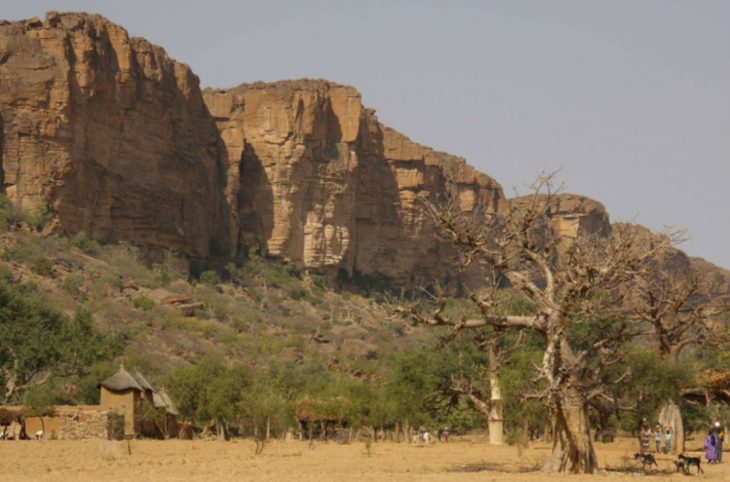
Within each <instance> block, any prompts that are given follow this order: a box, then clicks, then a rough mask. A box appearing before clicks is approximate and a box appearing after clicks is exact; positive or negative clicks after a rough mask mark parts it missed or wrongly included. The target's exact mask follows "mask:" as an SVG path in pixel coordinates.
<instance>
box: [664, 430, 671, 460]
mask: <svg viewBox="0 0 730 482" xmlns="http://www.w3.org/2000/svg"><path fill="white" fill-rule="evenodd" d="M671 451H672V429H671V428H669V427H667V428H666V429H665V430H664V453H665V454H668V453H670V452H671Z"/></svg>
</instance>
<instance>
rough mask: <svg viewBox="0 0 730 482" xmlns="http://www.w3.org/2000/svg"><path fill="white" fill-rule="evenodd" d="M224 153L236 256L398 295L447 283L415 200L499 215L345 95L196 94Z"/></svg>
mask: <svg viewBox="0 0 730 482" xmlns="http://www.w3.org/2000/svg"><path fill="white" fill-rule="evenodd" d="M204 97H205V101H206V103H207V105H208V107H209V109H210V112H211V113H212V114H213V115H214V116H215V118H216V120H217V123H218V127H219V129H220V132H221V137H222V139H223V141H224V142H225V144H226V148H227V151H228V164H229V170H228V173H229V175H228V188H227V193H226V195H227V199H228V200H229V203H230V204H231V205H232V206H234V207H233V208H232V209H231V211H232V212H236V213H238V214H237V216H234V218H235V219H234V222H236V223H237V229H238V236H237V239H238V240H239V245H240V246H247V245H260V246H263V247H265V248H266V250H267V251H268V253H269V254H272V255H276V256H282V257H285V258H287V259H291V260H301V261H302V262H303V264H304V265H305V266H307V267H311V268H318V269H328V268H335V269H345V270H347V271H348V272H350V273H356V274H360V275H365V276H371V277H375V278H382V279H386V280H388V281H389V282H394V283H396V284H399V285H403V284H409V285H413V284H420V283H428V282H431V281H433V280H434V279H436V278H442V277H443V273H444V272H446V271H448V268H447V266H449V263H450V260H451V256H450V251H449V248H448V247H447V246H446V245H444V244H443V243H441V242H439V241H438V240H437V239H435V237H434V236H433V233H432V230H431V229H430V227H428V226H427V222H426V219H425V217H424V215H423V212H422V210H421V209H420V207H419V206H418V200H417V197H418V195H419V194H420V193H424V192H428V193H430V194H431V195H439V196H441V197H442V198H443V197H445V196H447V195H448V196H453V197H455V198H456V199H458V200H459V203H460V205H461V206H462V207H463V208H464V209H471V208H473V207H474V206H475V205H476V204H477V203H483V204H484V205H486V206H488V208H489V209H495V210H497V209H500V207H501V205H502V204H503V202H504V196H503V194H502V189H501V187H500V186H499V184H498V183H497V182H496V181H494V180H493V179H491V178H490V177H488V176H486V175H484V174H481V173H479V172H477V171H476V170H474V169H473V168H471V167H470V166H469V165H467V164H466V162H465V161H464V160H463V159H461V158H458V157H454V156H451V155H448V154H444V153H441V152H436V151H433V150H432V149H429V148H426V147H423V146H420V145H418V144H416V143H414V142H412V141H411V140H409V139H408V138H407V137H405V136H403V135H402V134H399V133H398V132H396V131H394V130H392V129H389V128H387V127H384V126H382V125H381V124H380V123H379V122H378V120H377V118H376V116H375V113H374V111H373V110H370V109H367V108H364V107H363V105H362V103H361V99H360V94H359V93H358V92H357V91H356V90H355V89H354V88H352V87H349V86H342V85H337V84H333V83H330V82H326V81H309V80H302V81H287V82H277V83H274V84H264V83H256V84H250V85H241V86H239V87H237V88H234V89H230V90H207V91H205V93H204Z"/></svg>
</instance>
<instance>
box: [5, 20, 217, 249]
mask: <svg viewBox="0 0 730 482" xmlns="http://www.w3.org/2000/svg"><path fill="white" fill-rule="evenodd" d="M218 142H219V139H218V133H217V130H216V127H215V123H214V122H213V120H212V118H211V117H210V115H209V114H208V111H207V109H206V107H205V105H204V103H203V100H202V96H201V93H200V89H199V87H198V78H197V77H196V76H195V75H194V74H193V73H192V72H191V71H190V69H189V68H188V67H187V66H186V65H184V64H180V63H177V62H175V61H173V60H171V59H170V58H169V57H168V56H167V54H166V53H165V52H164V50H162V49H161V48H159V47H157V46H154V45H151V44H150V43H149V42H147V41H146V40H144V39H140V38H130V37H129V36H128V34H127V32H126V30H124V29H123V28H121V27H119V26H117V25H114V24H113V23H111V22H109V21H107V20H106V19H104V18H102V17H100V16H97V15H87V14H74V13H66V14H57V13H49V14H48V15H47V16H46V18H45V20H44V21H41V20H38V19H31V20H28V21H22V22H15V23H8V22H5V23H4V24H2V25H0V167H1V169H0V172H1V173H2V175H1V177H0V181H1V182H2V190H3V191H4V193H5V194H6V195H7V196H8V197H9V198H10V199H11V200H12V201H13V202H14V203H16V204H17V205H18V206H20V207H22V208H23V209H26V210H28V211H50V212H52V213H53V214H54V215H55V217H56V219H55V225H56V227H57V228H58V229H62V230H65V231H68V232H79V231H83V232H85V233H87V234H88V235H90V236H92V237H94V238H96V239H100V240H105V241H114V240H128V241H133V242H135V243H138V244H141V245H145V246H148V247H153V248H161V249H172V250H176V251H179V252H181V253H184V254H186V255H188V256H192V257H202V256H207V255H208V254H209V247H210V245H211V240H216V241H215V242H214V243H212V244H216V243H217V244H221V243H222V242H225V240H226V237H225V234H224V235H221V231H224V232H225V231H226V227H225V226H226V224H225V223H226V222H227V220H228V216H227V215H226V214H225V209H226V207H225V206H226V205H225V203H224V202H223V197H222V192H221V191H222V186H223V183H224V171H223V170H222V167H223V166H221V165H219V160H220V148H219V144H218Z"/></svg>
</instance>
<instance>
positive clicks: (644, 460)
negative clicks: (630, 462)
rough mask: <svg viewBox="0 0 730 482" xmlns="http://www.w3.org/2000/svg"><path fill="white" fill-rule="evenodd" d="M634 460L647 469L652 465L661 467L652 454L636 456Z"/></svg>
mask: <svg viewBox="0 0 730 482" xmlns="http://www.w3.org/2000/svg"><path fill="white" fill-rule="evenodd" d="M634 458H635V459H636V460H640V461H641V465H643V466H644V468H646V466H647V465H652V464H653V465H656V466H657V467H658V466H659V465H658V464H657V463H656V459H655V458H654V456H653V455H652V454H634Z"/></svg>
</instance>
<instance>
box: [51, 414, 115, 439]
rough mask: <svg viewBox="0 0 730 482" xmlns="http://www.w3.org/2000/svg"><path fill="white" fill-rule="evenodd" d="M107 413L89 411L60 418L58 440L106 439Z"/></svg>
mask: <svg viewBox="0 0 730 482" xmlns="http://www.w3.org/2000/svg"><path fill="white" fill-rule="evenodd" d="M108 418H109V412H106V411H104V412H97V411H91V410H84V411H79V412H77V413H75V414H68V415H65V414H64V415H63V416H61V423H60V424H59V429H58V438H59V440H86V439H106V438H107V420H108Z"/></svg>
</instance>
